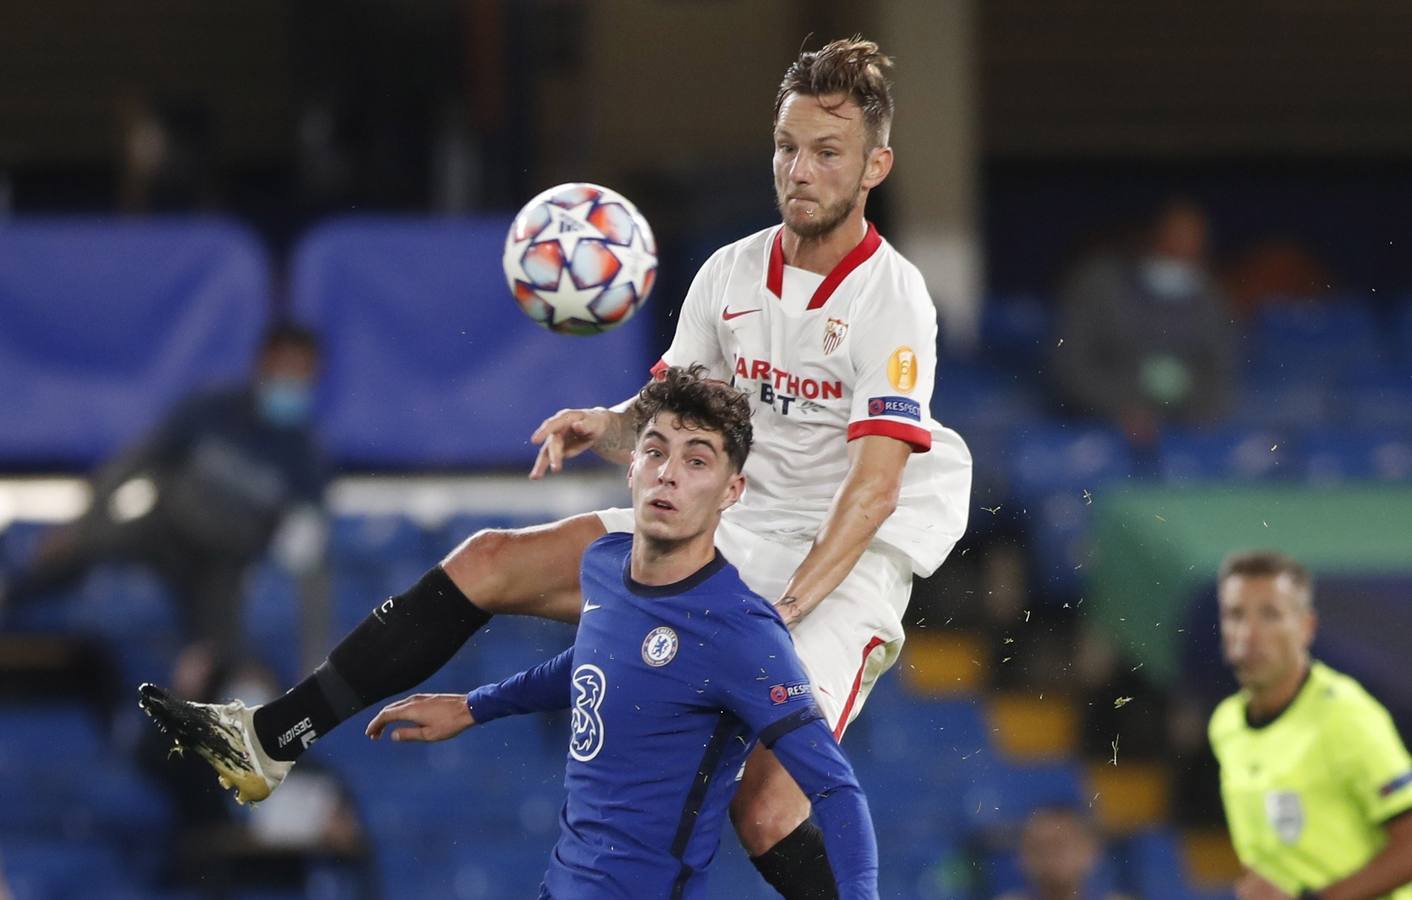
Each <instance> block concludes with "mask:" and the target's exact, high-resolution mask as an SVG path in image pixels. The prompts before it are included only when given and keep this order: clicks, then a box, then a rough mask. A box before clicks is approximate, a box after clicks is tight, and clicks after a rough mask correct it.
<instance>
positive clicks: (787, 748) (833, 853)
mask: <svg viewBox="0 0 1412 900" xmlns="http://www.w3.org/2000/svg"><path fill="white" fill-rule="evenodd" d="M815 715H816V716H817V710H816V711H815ZM769 749H770V750H771V751H772V752H773V753H774V754H775V757H776V758H777V759H779V761H780V765H782V766H784V768H785V771H787V772H789V775H790V777H791V778H793V779H794V782H795V784H797V785H799V789H800V790H801V791H803V792H804V795H805V796H806V797H808V798H809V801H810V803H812V804H813V812H814V816H815V817H816V818H818V820H819V827H820V828H821V829H822V830H823V832H824V846H825V848H826V849H827V850H828V859H829V865H830V867H832V869H833V874H834V881H835V882H836V883H837V885H838V896H839V897H840V898H852V897H867V898H873V897H876V896H877V895H878V894H877V891H878V844H877V836H876V835H875V834H874V832H873V817H872V814H871V813H870V812H869V811H868V801H867V799H865V798H864V796H863V789H862V788H861V787H859V786H858V778H857V776H855V775H854V774H853V767H852V766H851V765H849V763H848V760H847V758H845V757H844V755H843V751H842V750H840V749H839V746H838V742H837V741H835V740H834V736H833V733H832V732H830V731H829V727H828V725H826V724H824V720H823V719H822V718H814V719H812V720H811V721H808V722H806V723H805V724H803V725H801V726H799V727H798V728H795V729H793V730H791V731H787V732H786V733H785V734H783V735H781V736H780V737H778V738H776V739H775V740H774V741H773V742H772V743H770V744H769Z"/></svg>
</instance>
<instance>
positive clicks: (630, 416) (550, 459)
mask: <svg viewBox="0 0 1412 900" xmlns="http://www.w3.org/2000/svg"><path fill="white" fill-rule="evenodd" d="M636 402H637V398H636V397H633V398H631V399H628V400H624V401H623V402H622V403H619V404H618V405H617V406H614V407H612V408H608V407H603V406H596V407H594V408H593V409H561V410H559V411H558V412H556V413H555V414H554V415H552V416H550V417H549V418H547V419H545V420H544V421H543V422H541V423H540V425H539V427H538V428H536V429H535V430H534V433H533V434H531V435H530V441H531V442H532V443H535V444H538V445H539V455H538V456H536V457H535V460H534V466H533V467H531V468H530V474H529V477H530V478H533V479H535V480H538V479H540V478H543V477H544V476H545V474H546V473H548V472H558V471H561V470H562V469H563V468H564V460H566V459H573V458H574V457H575V456H578V455H579V454H580V453H582V452H583V451H585V450H590V449H591V450H593V451H594V452H595V453H597V454H598V455H599V456H601V457H603V458H604V459H606V460H608V461H609V462H615V463H621V464H627V463H628V462H631V461H632V448H633V445H634V443H635V442H636V438H637V435H636V434H635V431H634V424H635V423H636V421H637V417H636V415H635V413H634V411H633V407H634V404H635V403H636Z"/></svg>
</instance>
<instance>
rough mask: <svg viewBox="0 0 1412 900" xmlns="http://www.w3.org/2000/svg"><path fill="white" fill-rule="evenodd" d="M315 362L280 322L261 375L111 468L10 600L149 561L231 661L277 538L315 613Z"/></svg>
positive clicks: (318, 488)
mask: <svg viewBox="0 0 1412 900" xmlns="http://www.w3.org/2000/svg"><path fill="white" fill-rule="evenodd" d="M317 368H318V346H317V343H316V341H315V339H314V336H313V335H312V334H311V333H310V332H308V331H307V330H305V329H303V328H301V327H299V326H295V325H291V324H279V325H276V326H274V327H273V328H271V329H270V331H269V332H268V333H267V334H266V336H265V340H264V343H263V344H262V347H261V350H260V354H259V359H258V362H257V364H256V370H255V374H254V378H253V380H252V382H251V383H250V384H244V385H239V386H235V387H231V388H226V389H220V390H213V391H208V392H202V393H198V394H196V395H194V396H192V397H190V398H189V399H187V400H186V401H184V402H183V403H181V404H179V405H178V406H177V408H176V409H175V410H174V411H173V412H172V413H171V414H169V415H168V416H167V418H166V419H165V420H164V421H163V422H162V423H161V424H160V425H159V426H158V427H157V429H156V430H155V431H154V432H153V433H152V434H150V435H148V437H147V438H146V439H145V440H143V441H141V442H139V443H138V445H137V446H136V447H134V448H132V449H131V450H129V451H128V452H127V453H125V454H122V455H121V456H120V457H119V458H118V459H116V460H114V461H112V462H111V463H109V464H107V465H105V466H104V467H103V468H102V469H100V470H99V471H98V472H97V474H96V475H95V476H94V478H93V484H92V490H93V501H92V504H91V506H90V507H89V509H88V511H87V512H85V513H84V514H83V515H82V516H80V517H79V519H78V520H76V521H75V522H73V523H71V524H69V525H66V526H64V527H61V528H58V529H55V530H54V531H52V532H50V533H49V534H48V535H46V536H45V539H44V540H43V541H42V543H41V545H40V548H39V550H38V551H37V553H36V555H35V559H34V560H32V561H31V563H30V565H29V567H28V568H27V569H26V570H24V571H21V572H20V573H19V574H18V575H17V576H16V577H15V578H14V580H13V582H12V583H11V584H10V586H9V591H8V595H7V596H4V597H3V598H0V599H3V600H4V602H5V604H6V605H8V606H11V607H14V608H19V607H22V606H23V605H25V604H26V603H28V602H30V601H33V600H35V599H37V598H39V597H41V596H43V595H46V594H49V593H52V592H54V591H56V590H58V589H62V588H65V587H67V586H70V585H72V584H74V583H75V582H77V581H79V580H80V579H81V578H82V577H83V576H85V575H86V574H87V573H88V572H89V570H90V569H92V568H93V567H94V566H96V565H99V564H101V563H106V562H115V561H127V562H137V563H141V564H145V565H147V566H150V567H151V568H152V569H153V570H155V571H156V572H157V574H158V575H160V576H161V577H162V578H163V579H164V580H165V581H166V582H167V583H168V584H169V585H170V587H171V588H172V589H173V590H174V592H175V593H176V594H177V596H178V598H179V600H180V602H181V603H182V604H183V605H184V607H185V612H186V614H187V619H188V623H187V624H188V631H189V632H190V633H191V634H193V635H194V636H195V637H196V638H199V639H202V640H205V641H208V642H209V643H210V644H211V646H212V647H214V648H215V649H216V653H217V656H218V657H219V658H220V659H221V660H222V661H228V660H231V659H235V658H237V657H238V650H239V646H240V642H241V638H242V630H243V629H242V619H241V595H242V591H243V586H244V585H243V583H244V578H245V573H246V569H247V568H248V567H249V565H250V564H251V563H252V562H254V561H256V560H258V559H259V558H260V557H262V556H263V555H264V554H265V552H266V550H268V549H270V548H271V545H272V542H273V544H274V548H273V549H274V551H275V553H276V555H277V556H278V557H279V559H280V561H281V562H282V563H283V564H284V565H285V567H286V568H288V569H290V570H291V571H293V572H294V573H296V574H298V575H301V576H302V577H303V578H304V580H305V582H306V586H307V587H308V590H306V596H305V601H306V609H307V608H308V607H310V606H313V605H315V604H314V600H315V596H314V588H315V587H317V586H318V585H319V584H321V583H322V582H323V579H322V578H320V577H319V573H320V572H321V571H322V561H323V556H324V553H323V547H324V543H325V535H326V532H327V529H326V526H325V525H324V520H323V514H322V510H321V504H322V499H323V491H324V482H325V472H324V465H323V462H322V459H321V456H320V454H319V452H318V449H317V447H316V445H315V440H314V435H313V433H312V430H311V428H310V411H311V406H312V400H313V390H314V379H315V375H316V372H317ZM281 526H282V527H281Z"/></svg>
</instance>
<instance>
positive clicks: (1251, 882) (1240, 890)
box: [1235, 869, 1291, 900]
mask: <svg viewBox="0 0 1412 900" xmlns="http://www.w3.org/2000/svg"><path fill="white" fill-rule="evenodd" d="M1235 895H1236V898H1237V900H1290V897H1291V895H1290V894H1286V893H1285V892H1284V891H1282V890H1280V888H1279V887H1278V886H1277V885H1275V884H1272V883H1271V882H1269V881H1266V880H1265V879H1264V878H1262V877H1261V876H1260V874H1259V873H1258V872H1255V871H1253V870H1251V869H1246V870H1245V872H1244V874H1242V875H1241V876H1240V878H1239V879H1237V880H1236V883H1235Z"/></svg>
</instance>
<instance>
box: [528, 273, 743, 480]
mask: <svg viewBox="0 0 1412 900" xmlns="http://www.w3.org/2000/svg"><path fill="white" fill-rule="evenodd" d="M719 258H720V252H719V251H718V252H717V254H715V255H713V256H712V257H711V258H710V259H708V260H707V261H706V263H705V264H704V265H703V266H702V267H701V269H700V270H699V271H697V273H696V277H695V279H693V280H692V282H691V287H690V288H689V289H688V290H687V292H686V298H685V299H684V300H683V301H682V307H681V315H680V316H679V317H678V319H677V330H676V335H675V337H673V338H672V346H671V347H669V348H667V352H666V353H664V354H663V355H662V361H661V362H659V363H658V364H657V366H654V367H653V369H652V374H653V377H656V375H657V372H658V371H659V370H660V368H661V367H663V366H666V365H687V364H690V363H693V362H699V363H701V364H703V365H705V366H707V367H708V368H709V369H711V371H712V372H713V373H714V377H717V378H719V377H721V373H722V372H725V371H726V369H725V361H724V359H723V357H722V355H721V346H720V340H719V338H717V336H716V333H715V328H714V316H715V307H714V306H713V305H712V304H713V302H715V289H716V288H715V284H716V274H715V270H716V268H717V265H716V264H717V261H718V260H719ZM726 377H729V376H728V375H727V376H726ZM636 400H637V398H636V397H631V398H629V399H627V400H624V401H623V402H622V403H619V404H618V405H617V406H614V407H611V408H605V407H601V406H599V407H595V408H593V409H561V410H559V412H557V413H555V414H554V415H552V416H550V417H549V418H547V419H545V420H544V422H543V423H541V424H540V426H539V427H538V428H536V429H535V430H534V433H533V434H532V435H530V440H531V441H532V442H533V443H535V444H538V445H539V455H538V456H537V457H536V458H535V461H534V466H533V467H532V468H531V469H530V475H529V477H530V478H532V479H536V480H537V479H540V478H543V477H544V476H545V475H546V474H547V473H549V472H558V471H560V470H562V469H563V468H564V460H566V459H572V458H573V457H575V456H578V455H579V454H580V453H582V452H583V451H585V450H589V449H592V450H593V451H594V452H595V453H597V454H598V455H599V456H601V457H603V458H604V459H606V460H608V461H609V462H615V463H619V464H621V465H626V464H627V463H629V462H631V461H632V449H633V446H634V445H635V444H636V443H637V433H636V424H637V416H636V415H635V411H634V409H633V404H634V403H635V402H636Z"/></svg>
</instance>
